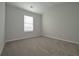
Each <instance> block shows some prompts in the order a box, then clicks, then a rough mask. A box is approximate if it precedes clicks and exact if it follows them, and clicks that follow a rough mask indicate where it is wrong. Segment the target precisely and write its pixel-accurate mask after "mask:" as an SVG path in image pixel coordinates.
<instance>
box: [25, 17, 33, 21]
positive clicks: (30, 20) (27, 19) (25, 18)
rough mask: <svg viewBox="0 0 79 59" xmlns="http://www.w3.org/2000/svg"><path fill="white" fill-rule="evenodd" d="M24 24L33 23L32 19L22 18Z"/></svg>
mask: <svg viewBox="0 0 79 59" xmlns="http://www.w3.org/2000/svg"><path fill="white" fill-rule="evenodd" d="M24 19H25V20H24V23H33V17H30V16H24Z"/></svg>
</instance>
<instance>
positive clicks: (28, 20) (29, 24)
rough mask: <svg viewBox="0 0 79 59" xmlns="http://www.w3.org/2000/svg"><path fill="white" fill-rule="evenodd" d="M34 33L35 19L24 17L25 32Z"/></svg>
mask: <svg viewBox="0 0 79 59" xmlns="http://www.w3.org/2000/svg"><path fill="white" fill-rule="evenodd" d="M28 31H33V17H31V16H26V15H24V32H28Z"/></svg>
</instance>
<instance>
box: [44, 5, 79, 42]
mask: <svg viewBox="0 0 79 59" xmlns="http://www.w3.org/2000/svg"><path fill="white" fill-rule="evenodd" d="M43 35H44V36H48V37H50V38H57V39H61V40H65V41H71V42H74V43H79V7H78V6H76V5H75V6H74V5H61V6H56V7H54V8H52V9H51V10H49V11H47V12H46V13H45V14H44V15H43Z"/></svg>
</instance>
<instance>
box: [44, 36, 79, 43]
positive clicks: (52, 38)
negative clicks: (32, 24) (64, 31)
mask: <svg viewBox="0 0 79 59" xmlns="http://www.w3.org/2000/svg"><path fill="white" fill-rule="evenodd" d="M43 36H44V37H47V38H50V39H57V40H62V41H66V42H70V43H75V44H79V42H76V41H70V40H65V39H60V38H56V37H51V36H48V35H43Z"/></svg>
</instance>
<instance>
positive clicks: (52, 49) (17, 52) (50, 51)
mask: <svg viewBox="0 0 79 59" xmlns="http://www.w3.org/2000/svg"><path fill="white" fill-rule="evenodd" d="M78 55H79V45H77V44H73V43H69V42H65V41H61V40H57V39H49V38H46V37H37V38H32V39H23V40H17V41H13V42H8V43H6V45H5V47H4V49H3V52H2V56H78Z"/></svg>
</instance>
